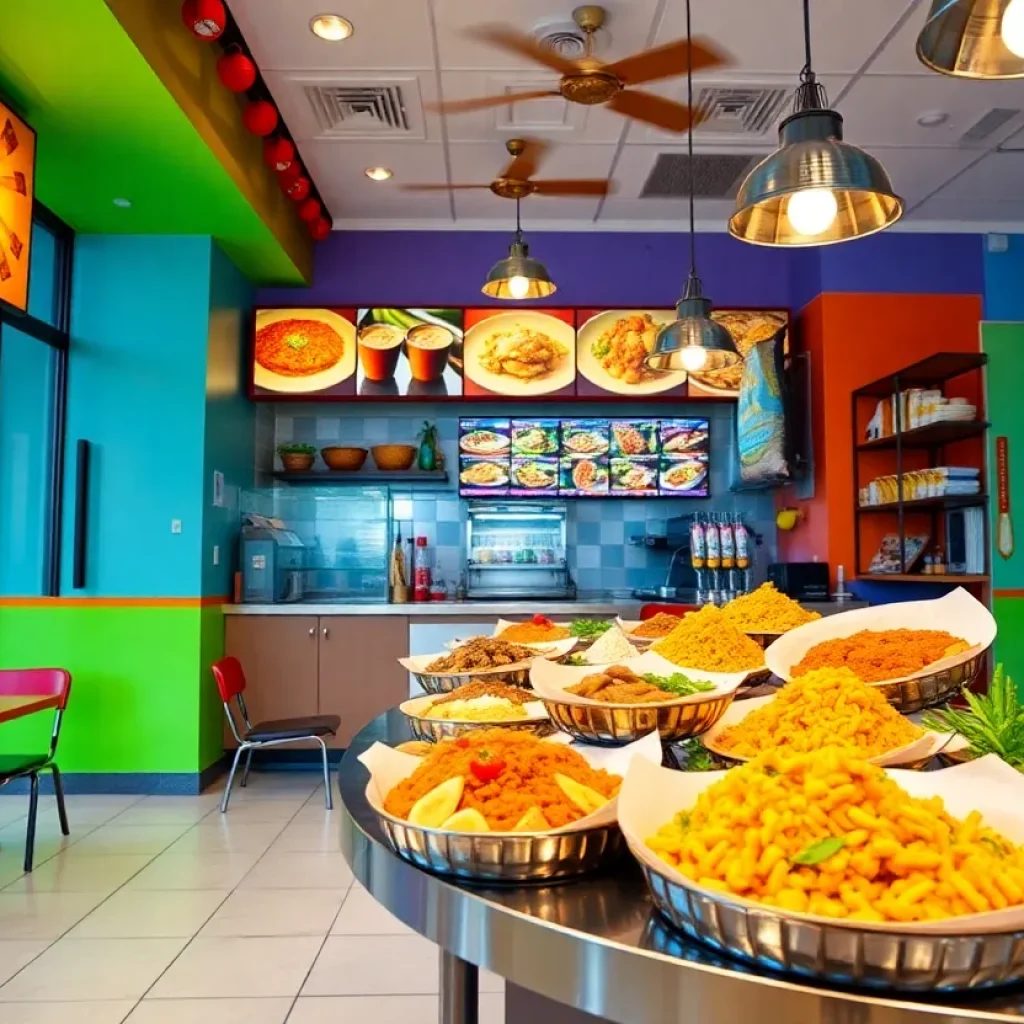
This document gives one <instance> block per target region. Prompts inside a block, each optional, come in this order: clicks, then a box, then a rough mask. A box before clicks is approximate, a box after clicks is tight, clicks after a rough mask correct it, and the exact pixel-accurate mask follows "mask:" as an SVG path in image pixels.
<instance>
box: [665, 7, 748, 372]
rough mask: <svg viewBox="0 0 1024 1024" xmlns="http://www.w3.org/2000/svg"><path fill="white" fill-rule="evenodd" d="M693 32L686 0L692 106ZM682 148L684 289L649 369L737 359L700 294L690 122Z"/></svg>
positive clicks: (709, 366) (711, 365) (704, 366)
mask: <svg viewBox="0 0 1024 1024" xmlns="http://www.w3.org/2000/svg"><path fill="white" fill-rule="evenodd" d="M692 39H693V34H692V32H691V29H690V0H686V45H687V67H686V103H687V106H688V107H689V108H690V109H691V110H692V109H693V71H692V70H691V69H692V67H693V62H692V60H691V59H690V52H689V51H690V48H691V46H692V45H693V44H692ZM686 149H687V153H688V154H689V165H690V274H689V276H688V277H687V279H686V291H685V293H684V294H683V297H682V298H681V299H680V300H679V303H678V304H677V305H676V319H675V320H674V321H673V322H672V323H670V324H668V325H667V326H665V327H663V328H662V329H661V330H660V331H658V336H657V337H656V338H655V339H654V351H653V352H651V354H650V355H649V356H647V357H646V359H645V363H646V365H647V366H648V367H650V368H651V369H652V370H662V371H670V370H688V371H689V372H691V373H696V372H697V371H698V370H721V369H724V368H725V367H727V366H733V365H734V364H735V363H738V362H739V360H740V355H739V352H738V351H737V350H736V343H735V342H734V341H733V340H732V335H731V334H730V333H729V332H728V330H727V329H726V328H725V327H723V326H722V325H721V324H720V323H718V322H717V321H715V320H712V319H711V300H710V299H708V298H706V297H705V296H704V290H703V288H702V287H701V283H700V278H699V277H698V276H697V228H696V226H695V223H694V211H693V206H694V202H693V191H694V180H695V177H696V175H695V172H694V159H693V125H691V126H690V130H689V131H688V132H687V133H686Z"/></svg>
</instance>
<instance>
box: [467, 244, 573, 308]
mask: <svg viewBox="0 0 1024 1024" xmlns="http://www.w3.org/2000/svg"><path fill="white" fill-rule="evenodd" d="M513 281H515V282H516V283H515V284H513V283H512V282H513ZM480 290H481V291H482V292H483V293H484V295H489V296H490V297H491V298H492V299H515V300H519V299H544V298H547V296H549V295H553V294H554V293H555V290H556V286H555V282H554V281H552V280H551V275H550V274H549V273H548V268H547V267H545V266H544V264H543V263H541V261H540V260H535V259H533V257H532V256H530V247H529V246H528V245H527V244H526V243H525V242H524V241H523V240H522V238H521V237H520V236H519V235H518V233H517V235H516V240H515V241H514V242H513V243H512V244H511V245H510V246H509V248H508V256H506V257H505V259H503V260H498V262H497V263H495V264H494V266H493V267H491V272H490V273H489V274H488V275H487V280H486V281H485V282H484V286H483V288H481V289H480Z"/></svg>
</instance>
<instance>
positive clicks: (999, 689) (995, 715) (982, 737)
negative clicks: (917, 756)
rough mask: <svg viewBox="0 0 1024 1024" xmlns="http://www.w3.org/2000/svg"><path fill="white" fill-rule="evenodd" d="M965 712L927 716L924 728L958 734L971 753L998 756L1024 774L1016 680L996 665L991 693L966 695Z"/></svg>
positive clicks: (1023, 724) (1023, 727)
mask: <svg viewBox="0 0 1024 1024" xmlns="http://www.w3.org/2000/svg"><path fill="white" fill-rule="evenodd" d="M964 699H965V700H966V701H967V707H966V708H946V709H944V710H942V711H930V712H928V713H926V714H925V715H924V718H923V723H924V726H925V728H927V729H934V730H935V731H936V732H958V733H960V735H961V736H963V737H964V739H966V740H967V742H968V743H969V744H970V749H971V752H972V753H974V754H977V755H978V756H981V755H982V754H998V755H999V756H1000V757H1001V758H1002V759H1003V760H1004V761H1005V762H1006V763H1007V764H1009V765H1012V766H1013V767H1014V768H1017V769H1020V770H1024V705H1022V704H1021V702H1020V699H1019V697H1018V696H1017V688H1016V687H1015V686H1014V685H1013V680H1012V679H1011V678H1010V677H1009V676H1008V675H1007V674H1006V673H1005V672H1004V671H1003V666H1002V665H997V666H996V670H995V672H994V673H993V675H992V685H991V686H990V687H989V690H988V693H985V694H977V693H971V692H970V691H966V692H965V693H964Z"/></svg>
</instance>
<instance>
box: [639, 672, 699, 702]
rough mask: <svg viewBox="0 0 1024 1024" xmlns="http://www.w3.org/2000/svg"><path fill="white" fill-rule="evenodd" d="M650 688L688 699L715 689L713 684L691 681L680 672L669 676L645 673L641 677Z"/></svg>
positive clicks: (696, 680) (697, 680)
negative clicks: (653, 687) (654, 687)
mask: <svg viewBox="0 0 1024 1024" xmlns="http://www.w3.org/2000/svg"><path fill="white" fill-rule="evenodd" d="M641 678H642V679H643V680H644V681H645V682H647V683H650V684H651V686H656V687H657V688H658V689H659V690H664V691H665V692H666V693H674V694H675V695H676V696H677V697H689V696H691V695H692V694H694V693H707V692H708V691H709V690H713V689H714V688H715V684H714V683H709V682H708V681H707V680H706V679H691V678H690V677H689V676H687V675H683V673H682V672H673V673H672V675H670V676H659V675H655V674H654V673H653V672H646V673H644V675H643V676H642V677H641Z"/></svg>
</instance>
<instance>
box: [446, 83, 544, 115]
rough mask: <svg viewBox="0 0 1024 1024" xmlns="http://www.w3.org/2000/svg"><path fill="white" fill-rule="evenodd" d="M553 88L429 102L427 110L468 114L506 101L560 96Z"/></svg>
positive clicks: (497, 105)
mask: <svg viewBox="0 0 1024 1024" xmlns="http://www.w3.org/2000/svg"><path fill="white" fill-rule="evenodd" d="M559 95H560V93H557V92H554V91H553V90H552V89H542V90H538V91H537V92H512V93H506V94H505V95H503V96H478V97H477V98H476V99H473V100H451V101H450V102H448V103H428V104H426V107H427V110H433V111H435V112H436V113H439V114H467V113H469V112H470V111H471V110H486V109H487V108H488V107H503V106H505V104H506V103H521V102H522V101H523V100H539V99H544V98H545V97H546V96H559Z"/></svg>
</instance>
